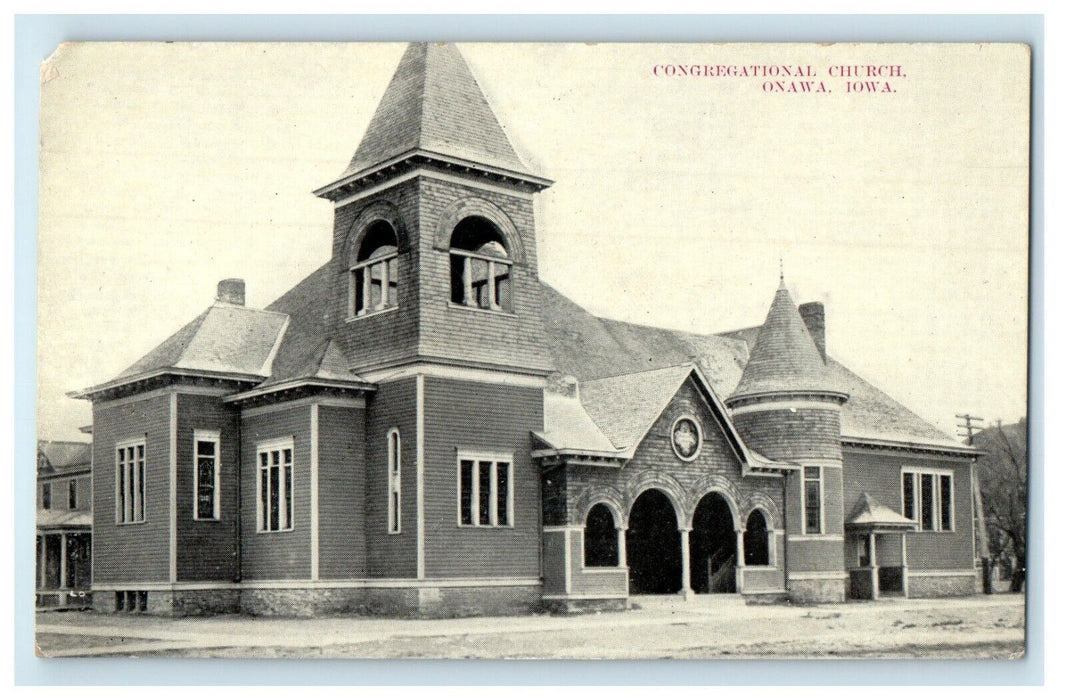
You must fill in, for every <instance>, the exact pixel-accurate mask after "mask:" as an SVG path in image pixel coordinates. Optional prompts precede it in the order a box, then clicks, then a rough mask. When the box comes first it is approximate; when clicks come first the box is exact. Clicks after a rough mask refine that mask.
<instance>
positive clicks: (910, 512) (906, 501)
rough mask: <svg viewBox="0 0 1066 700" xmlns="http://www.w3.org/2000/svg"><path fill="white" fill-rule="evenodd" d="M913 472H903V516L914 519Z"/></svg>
mask: <svg viewBox="0 0 1066 700" xmlns="http://www.w3.org/2000/svg"><path fill="white" fill-rule="evenodd" d="M914 503H915V498H914V474H911V473H908V472H904V473H903V517H904V518H910V519H911V520H914V519H915V510H914Z"/></svg>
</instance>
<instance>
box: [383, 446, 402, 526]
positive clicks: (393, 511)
mask: <svg viewBox="0 0 1066 700" xmlns="http://www.w3.org/2000/svg"><path fill="white" fill-rule="evenodd" d="M386 449H387V451H388V459H389V466H388V477H387V478H388V488H389V534H396V533H398V532H399V531H400V471H401V455H400V431H399V430H397V429H396V428H393V429H392V430H390V431H389V437H388V441H387V448H386Z"/></svg>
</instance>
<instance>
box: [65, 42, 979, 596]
mask: <svg viewBox="0 0 1066 700" xmlns="http://www.w3.org/2000/svg"><path fill="white" fill-rule="evenodd" d="M551 184H552V183H551V182H550V181H549V180H547V179H545V178H543V177H541V176H539V175H537V174H534V173H532V172H531V170H530V168H529V167H527V166H526V164H525V163H523V162H522V161H521V159H520V158H519V157H518V156H517V155H516V153H515V151H514V149H513V148H512V146H511V144H510V142H509V141H508V139H507V136H506V135H505V134H504V131H503V129H502V128H501V127H500V125H499V123H498V122H497V120H496V118H495V116H494V114H493V112H492V110H491V108H490V107H489V105H488V102H487V101H486V99H485V97H484V95H483V93H482V91H481V89H480V87H479V86H478V85H477V83H476V81H475V80H474V78H473V77H472V75H471V73H470V71H469V69H468V67H467V66H466V64H465V62H464V61H463V59H462V57H461V55H460V54H459V52H458V50H457V49H456V48H455V47H454V46H451V45H446V44H428V45H427V44H413V45H411V46H410V47H409V48H408V49H407V51H406V53H405V54H404V56H403V59H402V60H401V62H400V65H399V67H398V69H397V71H396V74H395V75H394V76H393V78H392V81H391V83H390V84H389V87H388V88H387V90H386V92H385V95H384V97H383V98H382V100H381V103H380V105H379V106H378V109H377V112H376V113H375V115H374V117H373V119H372V121H371V123H370V126H369V127H368V129H367V133H366V135H365V136H364V138H363V141H362V142H361V144H360V145H359V147H358V149H357V151H356V153H355V156H354V157H353V159H352V161H351V164H350V165H349V167H348V169H347V170H346V171H345V172H344V173H343V174H342V175H341V176H340V177H339V178H338V179H337V180H336V181H334V182H332V183H330V184H328V185H326V186H325V187H322V188H321V189H319V190H318V191H317V192H316V194H317V195H318V196H321V197H324V198H326V199H328V200H329V201H331V202H332V203H333V205H334V207H335V224H334V235H333V244H332V253H331V256H330V259H329V260H328V262H326V263H325V264H324V265H322V267H320V268H319V269H318V270H316V271H315V272H313V273H312V274H311V275H309V276H308V277H307V278H306V279H304V280H303V281H302V282H300V283H299V284H298V285H296V286H295V287H294V288H293V289H292V290H291V291H289V292H287V293H286V294H284V295H283V296H282V297H281V298H279V299H278V300H277V301H275V302H274V303H273V304H271V305H269V306H268V307H267V308H265V309H262V310H260V309H251V308H248V307H246V306H245V304H244V291H245V290H244V284H243V282H242V281H240V280H224V281H222V282H221V283H220V284H219V288H218V295H217V299H216V301H215V303H214V304H212V305H211V306H210V307H208V308H207V309H206V310H205V311H204V312H203V313H202V314H200V315H199V316H197V317H196V318H195V319H194V320H193V321H191V322H190V323H188V324H187V325H186V326H184V327H183V328H181V329H180V330H179V331H178V332H177V333H175V334H174V335H173V336H171V337H170V338H169V339H167V340H166V341H164V342H163V343H162V344H161V345H160V346H159V347H157V348H156V349H154V350H153V351H151V352H150V353H148V354H147V355H146V356H145V357H143V358H142V359H141V360H139V361H138V362H136V363H135V364H134V365H133V366H131V367H130V368H129V369H127V370H126V371H125V372H123V373H122V374H120V375H119V376H118V377H116V378H114V379H112V380H110V381H107V382H105V383H103V384H99V385H97V386H94V387H90V388H88V389H85V390H82V391H80V392H78V393H77V394H75V396H78V397H80V398H84V399H88V400H90V401H92V404H93V434H94V450H95V461H96V463H97V464H98V465H105V466H104V467H103V469H104V472H103V473H101V474H100V475H98V478H97V479H96V481H95V493H94V497H95V502H96V509H95V522H94V526H95V527H94V537H95V538H96V539H95V544H96V552H95V560H94V567H95V568H94V582H93V588H94V603H95V605H96V607H97V608H98V609H100V610H146V611H149V612H157V613H162V614H191V613H204V612H228V611H236V610H241V611H245V612H250V613H257V614H278V613H280V614H313V613H318V612H330V611H363V610H370V611H377V612H396V613H412V612H415V613H419V614H467V613H490V612H500V611H518V610H528V609H530V608H535V607H540V606H548V607H555V608H562V609H576V608H587V607H594V608H603V607H619V606H623V605H625V603H626V601H627V598H628V597H629V596H631V595H634V594H669V593H681V594H683V595H686V596H688V595H694V594H703V593H720V592H739V593H741V594H743V595H746V596H756V597H762V598H767V599H779V598H786V597H787V598H791V599H794V600H800V601H839V600H844V599H845V598H846V597H867V598H869V597H877V596H878V595H880V594H883V593H890V592H891V593H895V594H897V595H911V596H930V595H947V594H969V593H972V592H973V590H974V581H975V572H974V566H973V562H974V552H973V544H972V542H973V538H972V524H971V499H970V496H969V494H970V475H971V468H972V462H973V459H974V454H975V453H974V450H973V449H972V448H969V447H965V446H963V445H960V444H958V443H957V442H955V441H954V440H952V439H951V438H949V437H948V436H946V435H944V434H943V433H941V432H940V431H938V430H937V429H936V428H934V427H932V426H931V425H929V424H928V423H927V422H925V421H924V420H922V419H921V418H919V417H918V416H917V415H915V414H914V413H912V412H911V411H909V410H908V409H906V408H904V407H903V406H901V405H900V404H899V403H897V402H896V401H894V400H893V399H891V398H890V397H889V396H887V395H886V394H884V393H883V392H881V391H880V390H878V389H876V388H874V387H873V386H871V385H870V384H869V383H867V382H866V381H864V380H863V379H861V378H860V377H858V376H856V375H855V374H854V373H852V372H850V371H849V370H848V369H847V368H845V367H844V366H842V365H841V364H839V363H838V362H836V361H835V360H833V359H832V357H830V356H829V355H827V354H826V347H825V324H826V319H825V313H824V309H823V307H822V305H821V304H818V303H810V304H804V305H801V306H800V307H798V308H797V307H796V305H795V304H794V303H793V300H792V298H791V296H790V294H789V292H788V290H787V288H786V287H785V284H784V280H783V279H782V280H781V284H780V286H779V288H778V290H777V291H776V293H774V294H773V295H772V296H773V299H772V303H771V304H770V308H769V312H768V314H767V317H766V320H765V322H764V323H763V324H762V325H761V326H759V327H756V328H750V329H746V330H740V331H735V332H730V333H723V334H720V335H696V334H689V333H681V332H677V331H669V330H664V329H659V328H651V327H646V326H638V325H634V324H629V323H623V322H619V321H612V320H608V319H603V318H598V317H596V316H593V315H591V314H589V313H588V312H586V311H585V310H584V309H582V308H580V307H579V306H577V305H576V304H574V303H573V302H571V301H570V300H569V299H567V298H565V297H563V296H562V295H561V294H559V293H558V292H557V291H555V290H554V289H552V288H551V287H548V286H547V285H545V284H543V283H542V282H541V281H540V279H539V277H538V269H537V240H536V233H535V228H534V220H533V200H534V198H535V196H536V194H537V193H538V192H540V191H541V190H543V189H545V188H547V187H549V186H550V185H551ZM767 292H768V294H767V296H768V297H770V296H771V295H770V294H769V292H770V290H767Z"/></svg>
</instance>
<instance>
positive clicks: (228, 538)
mask: <svg viewBox="0 0 1066 700" xmlns="http://www.w3.org/2000/svg"><path fill="white" fill-rule="evenodd" d="M196 430H217V431H219V437H220V442H219V452H220V453H219V458H220V462H219V483H218V488H219V498H220V502H219V515H220V517H219V519H218V520H196V519H194V517H193V514H194V508H195V500H194V499H195V493H194V490H193V489H194V472H195V469H196V465H195V458H194V451H195V449H196V447H195V445H194V444H193V434H194V431H196ZM239 431H240V420H239V416H238V413H237V411H236V409H234V408H231V407H229V406H226V405H225V404H223V403H222V399H221V398H220V397H216V396H200V395H195V394H179V395H178V498H177V506H178V580H179V581H232V580H234V579H235V578H236V576H237V573H238V572H237V561H238V552H237V548H238V546H239V545H238V540H237V523H238V517H237V508H238V495H237V463H238V457H239V454H240V452H239V449H240V432H239ZM254 483H255V482H254V481H253V482H252V484H253V485H254Z"/></svg>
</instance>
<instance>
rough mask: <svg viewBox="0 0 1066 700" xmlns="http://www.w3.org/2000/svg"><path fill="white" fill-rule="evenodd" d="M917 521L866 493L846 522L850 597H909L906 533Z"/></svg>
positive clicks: (874, 598) (868, 598) (915, 525)
mask: <svg viewBox="0 0 1066 700" xmlns="http://www.w3.org/2000/svg"><path fill="white" fill-rule="evenodd" d="M916 528H917V523H915V522H914V521H913V520H910V519H908V518H905V517H903V516H902V515H900V514H899V513H897V512H895V511H894V510H892V509H891V508H888V507H887V506H884V505H882V504H880V503H878V502H877V500H876V499H874V498H873V497H872V496H870V494H868V493H863V494H862V496H861V497H860V498H859V502H858V504H856V507H855V509H854V510H853V511H852V515H851V517H849V518H848V521H847V522H846V523H845V524H844V531H845V533H846V535H847V557H848V577H849V579H850V580H849V583H850V586H849V591H848V597H850V598H852V599H861V600H878V599H879V598H881V597H884V596H902V597H904V598H906V597H908V593H909V591H908V590H907V533H908V532H912V531H914V530H915V529H916Z"/></svg>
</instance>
